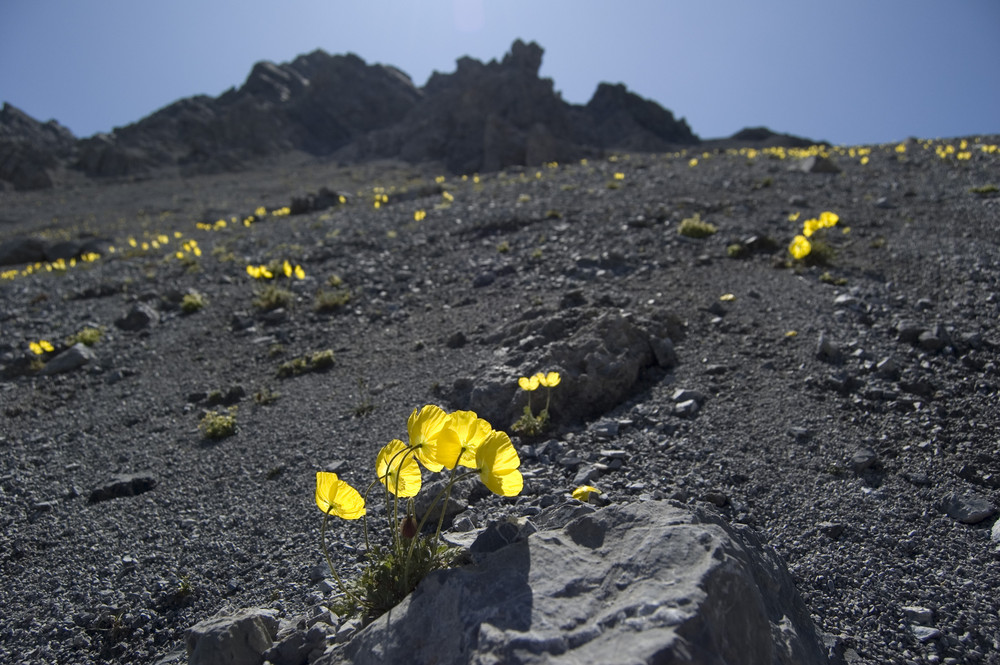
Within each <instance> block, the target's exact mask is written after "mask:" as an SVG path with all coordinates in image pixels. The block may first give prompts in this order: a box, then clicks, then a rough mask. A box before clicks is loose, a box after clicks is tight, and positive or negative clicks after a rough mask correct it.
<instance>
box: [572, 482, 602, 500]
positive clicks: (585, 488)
mask: <svg viewBox="0 0 1000 665" xmlns="http://www.w3.org/2000/svg"><path fill="white" fill-rule="evenodd" d="M591 494H602V492H601V490H599V489H597V488H596V487H594V486H593V485H580V486H579V487H577V488H576V489H575V490H573V498H574V499H576V500H577V501H583V502H585V503H586V502H587V501H589V500H590V495H591Z"/></svg>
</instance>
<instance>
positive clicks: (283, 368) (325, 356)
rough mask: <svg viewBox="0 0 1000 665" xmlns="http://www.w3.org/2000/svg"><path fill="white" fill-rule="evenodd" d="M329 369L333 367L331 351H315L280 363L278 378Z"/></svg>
mask: <svg viewBox="0 0 1000 665" xmlns="http://www.w3.org/2000/svg"><path fill="white" fill-rule="evenodd" d="M330 367H333V349H326V350H324V351H316V352H315V353H311V354H306V355H304V356H299V357H297V358H292V359H291V360H289V361H288V362H286V363H282V364H281V365H280V366H279V367H278V378H279V379H287V378H289V377H292V376H298V375H300V374H305V373H307V372H321V371H323V370H326V369H329V368H330Z"/></svg>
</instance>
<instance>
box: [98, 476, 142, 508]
mask: <svg viewBox="0 0 1000 665" xmlns="http://www.w3.org/2000/svg"><path fill="white" fill-rule="evenodd" d="M154 487H156V478H155V477H154V476H153V475H151V474H148V473H132V474H126V475H123V476H115V477H114V478H112V479H111V480H109V481H108V482H106V483H105V484H103V485H101V486H100V487H95V488H94V489H93V490H92V491H91V492H90V497H89V498H88V499H87V502H88V503H100V502H101V501H107V500H109V499H119V498H122V497H126V496H136V495H137V494H142V493H143V492H148V491H149V490H151V489H153V488H154Z"/></svg>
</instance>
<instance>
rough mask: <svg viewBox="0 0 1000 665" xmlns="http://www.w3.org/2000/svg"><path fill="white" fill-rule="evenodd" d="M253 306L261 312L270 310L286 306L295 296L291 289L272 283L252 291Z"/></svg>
mask: <svg viewBox="0 0 1000 665" xmlns="http://www.w3.org/2000/svg"><path fill="white" fill-rule="evenodd" d="M254 295H255V297H254V299H253V306H254V307H256V308H257V309H259V310H261V311H263V312H270V311H272V310H275V309H278V308H280V307H288V306H289V305H291V304H292V300H293V299H294V298H295V296H294V295H293V294H292V292H291V291H289V290H287V289H282V288H280V287H278V286H275V285H274V284H268V285H267V286H265V287H263V288H260V289H256V290H255V291H254Z"/></svg>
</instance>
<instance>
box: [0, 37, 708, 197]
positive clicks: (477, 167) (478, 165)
mask: <svg viewBox="0 0 1000 665" xmlns="http://www.w3.org/2000/svg"><path fill="white" fill-rule="evenodd" d="M542 54H543V50H542V48H541V47H540V46H539V45H538V44H535V43H533V42H532V43H527V44H526V43H524V42H522V41H520V40H517V41H515V42H514V44H513V45H512V46H511V49H510V52H509V53H507V54H506V55H505V56H504V57H503V59H502V60H501V61H500V62H497V61H496V60H492V61H490V62H488V63H485V64H484V63H482V62H480V61H478V60H475V59H473V58H468V57H463V58H460V59H459V60H458V62H457V66H456V70H455V71H454V72H453V73H450V74H441V73H437V72H435V73H434V74H433V75H432V76H431V77H430V79H429V80H428V81H427V84H426V85H425V86H424V87H423V88H422V89H421V88H417V87H416V86H415V85H414V84H413V82H412V81H411V80H410V78H409V77H408V76H407V75H406V74H404V73H403V72H401V71H400V70H398V69H396V68H394V67H391V66H387V65H368V64H366V63H365V62H364V61H363V60H362V59H361V58H359V57H357V56H355V55H352V54H347V55H335V56H331V55H329V54H327V53H325V52H323V51H321V50H316V51H313V52H312V53H309V54H307V55H302V56H299V57H298V58H296V59H295V60H293V61H292V62H290V63H284V64H280V65H276V64H274V63H271V62H259V63H257V64H256V65H254V67H253V69H252V70H251V72H250V75H249V76H248V77H247V80H246V81H245V82H244V84H243V85H242V86H240V87H239V88H231V89H230V90H227V91H226V92H224V93H223V94H222V95H220V96H218V97H210V96H207V95H197V96H194V97H188V98H185V99H181V100H178V101H177V102H174V103H173V104H170V105H168V106H166V107H164V108H162V109H160V110H159V111H156V112H155V113H153V114H151V115H149V116H148V117H146V118H143V119H142V120H139V121H138V122H135V123H133V124H130V125H127V126H125V127H119V128H116V129H115V130H114V131H112V132H111V133H107V134H97V135H95V136H92V137H88V138H85V139H81V140H79V141H76V140H75V139H74V138H73V137H72V135H71V134H69V132H68V131H66V130H65V129H63V128H61V127H59V126H58V125H57V124H55V123H48V124H44V125H43V124H42V123H39V122H37V121H35V120H33V119H31V118H30V117H28V116H27V115H25V114H23V113H21V112H20V111H17V110H16V109H13V107H7V106H5V107H4V114H5V116H4V117H2V118H0V180H3V181H7V182H10V183H13V185H14V186H15V187H17V188H19V189H33V188H40V187H50V186H52V179H51V177H50V176H49V171H51V170H52V169H53V168H55V167H57V166H59V167H63V166H70V167H72V168H75V169H77V170H79V171H81V172H83V173H84V174H86V175H89V176H94V177H123V176H136V175H151V174H155V173H156V172H157V171H158V170H160V169H163V168H169V169H174V170H176V169H180V171H181V172H182V173H188V174H194V173H210V172H218V171H233V170H240V169H245V168H248V167H251V166H252V165H253V163H254V161H255V160H259V159H263V158H266V157H271V156H274V155H280V154H282V153H287V152H290V151H302V152H305V153H308V154H311V155H317V156H319V155H329V154H332V153H336V154H337V156H338V157H339V158H340V159H341V160H344V161H364V160H369V159H374V158H384V157H389V158H400V159H403V160H405V161H409V162H413V163H420V162H430V161H436V162H440V163H443V164H444V165H445V166H446V167H447V168H448V169H449V170H450V171H452V172H455V173H467V172H473V171H484V172H485V171H496V170H499V169H502V168H504V167H507V166H513V165H533V164H541V163H542V162H546V161H553V160H554V161H567V160H573V159H577V158H579V157H582V156H586V155H590V154H599V153H600V152H601V151H605V150H631V151H651V152H652V151H663V150H667V149H670V148H671V147H673V146H677V145H688V144H695V143H698V141H699V139H698V137H697V136H695V135H694V134H693V133H692V132H691V129H690V128H689V127H688V125H687V123H686V122H685V121H684V120H683V119H681V120H679V121H678V120H675V119H674V117H673V114H672V113H671V112H670V111H668V110H666V109H664V108H662V107H661V106H659V105H658V104H656V103H655V102H652V101H650V100H647V99H643V98H641V97H639V96H638V95H636V94H634V93H632V92H629V91H628V90H627V89H626V88H625V86H623V85H610V84H606V83H602V84H601V85H600V86H598V88H597V91H596V93H595V94H594V97H593V99H591V100H590V102H589V103H587V104H586V105H584V106H577V105H572V104H568V103H566V102H565V101H563V99H562V98H561V97H560V96H559V94H558V93H557V92H556V91H555V90H554V89H553V82H552V80H551V79H546V78H539V76H538V71H539V68H540V67H541V64H542ZM8 108H10V109H11V110H10V111H8ZM6 116H10V117H11V118H13V119H11V118H7V117H6ZM5 125H10V126H11V127H14V129H13V130H10V131H8V132H5V131H4V130H3V128H4V126H5ZM7 134H11V135H13V136H14V140H8V139H7V138H6V136H7Z"/></svg>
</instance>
